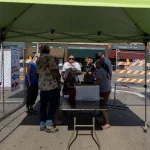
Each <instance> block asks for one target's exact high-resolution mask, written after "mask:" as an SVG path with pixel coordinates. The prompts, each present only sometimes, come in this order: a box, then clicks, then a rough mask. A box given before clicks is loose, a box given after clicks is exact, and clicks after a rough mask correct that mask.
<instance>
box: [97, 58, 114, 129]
mask: <svg viewBox="0 0 150 150" xmlns="http://www.w3.org/2000/svg"><path fill="white" fill-rule="evenodd" d="M96 69H97V70H96V84H98V85H99V86H100V97H102V98H103V99H101V100H100V104H101V106H103V107H104V108H106V107H107V102H108V97H109V95H110V93H111V74H110V73H109V67H108V65H106V64H105V62H104V60H100V59H98V60H97V61H96ZM102 114H103V117H104V120H103V123H104V126H103V129H108V128H110V123H109V117H108V112H107V111H103V112H102ZM98 120H99V118H98Z"/></svg>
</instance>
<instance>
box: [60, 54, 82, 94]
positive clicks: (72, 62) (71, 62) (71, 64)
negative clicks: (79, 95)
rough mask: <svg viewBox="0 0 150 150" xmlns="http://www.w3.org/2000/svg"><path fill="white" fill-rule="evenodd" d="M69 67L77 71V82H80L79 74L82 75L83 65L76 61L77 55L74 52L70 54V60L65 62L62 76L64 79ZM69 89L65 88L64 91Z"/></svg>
mask: <svg viewBox="0 0 150 150" xmlns="http://www.w3.org/2000/svg"><path fill="white" fill-rule="evenodd" d="M69 68H72V69H73V70H74V71H75V81H76V83H79V78H78V75H81V73H82V72H81V67H80V64H79V63H78V62H76V61H75V56H74V54H72V53H71V54H69V55H68V61H67V62H65V63H64V65H63V68H62V78H63V80H65V79H66V77H67V75H68V74H67V73H68V72H67V70H68V69H69ZM65 92H67V91H65V89H63V93H65Z"/></svg>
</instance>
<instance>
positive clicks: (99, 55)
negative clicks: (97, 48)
mask: <svg viewBox="0 0 150 150" xmlns="http://www.w3.org/2000/svg"><path fill="white" fill-rule="evenodd" d="M103 55H104V54H103V53H102V52H98V53H97V54H96V59H99V58H100V57H102V56H103Z"/></svg>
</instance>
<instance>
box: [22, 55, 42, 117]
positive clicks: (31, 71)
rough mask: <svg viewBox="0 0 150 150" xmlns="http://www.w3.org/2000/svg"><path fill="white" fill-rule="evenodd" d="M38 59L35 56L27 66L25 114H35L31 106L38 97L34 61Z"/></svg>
mask: <svg viewBox="0 0 150 150" xmlns="http://www.w3.org/2000/svg"><path fill="white" fill-rule="evenodd" d="M38 57H39V54H35V56H34V58H33V61H31V62H30V63H29V64H28V66H27V75H26V80H25V81H26V86H27V97H26V108H27V114H32V113H35V112H36V111H35V110H34V109H33V105H34V104H35V101H36V99H37V95H38V75H37V68H36V61H37V59H38Z"/></svg>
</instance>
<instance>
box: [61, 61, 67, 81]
mask: <svg viewBox="0 0 150 150" xmlns="http://www.w3.org/2000/svg"><path fill="white" fill-rule="evenodd" d="M66 68H67V63H64V65H63V68H62V72H61V76H62V78H63V80H64V79H65V71H66Z"/></svg>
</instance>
